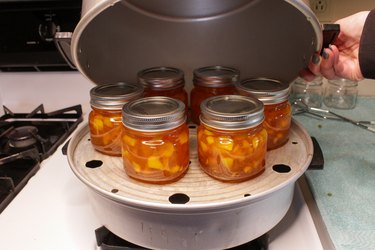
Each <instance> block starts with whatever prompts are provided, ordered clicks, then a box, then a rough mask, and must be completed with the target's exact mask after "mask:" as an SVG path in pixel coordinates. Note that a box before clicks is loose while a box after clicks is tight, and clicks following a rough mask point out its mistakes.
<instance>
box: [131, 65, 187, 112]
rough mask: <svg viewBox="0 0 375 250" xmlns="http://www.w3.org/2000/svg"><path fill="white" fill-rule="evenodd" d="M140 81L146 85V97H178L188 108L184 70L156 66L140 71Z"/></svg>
mask: <svg viewBox="0 0 375 250" xmlns="http://www.w3.org/2000/svg"><path fill="white" fill-rule="evenodd" d="M138 82H139V83H140V84H142V85H143V87H144V97H149V96H168V97H171V98H175V99H178V100H180V101H182V102H183V103H184V104H185V110H186V112H187V110H188V94H187V92H186V90H185V78H184V72H183V71H182V70H180V69H177V68H172V67H154V68H148V69H145V70H142V71H140V72H138Z"/></svg>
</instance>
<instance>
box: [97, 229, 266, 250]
mask: <svg viewBox="0 0 375 250" xmlns="http://www.w3.org/2000/svg"><path fill="white" fill-rule="evenodd" d="M95 236H96V243H97V246H98V248H99V249H101V250H125V249H126V250H149V249H148V248H144V247H141V246H138V245H135V244H133V243H131V242H129V241H126V240H124V239H121V238H120V237H118V236H116V235H115V234H113V233H112V232H111V231H109V230H108V229H107V228H106V227H104V226H103V227H100V228H98V229H96V230H95ZM268 241H269V238H268V234H264V235H262V236H260V237H259V238H257V239H255V240H252V241H249V242H247V243H245V244H243V245H240V246H237V247H234V248H230V249H232V250H267V249H268Z"/></svg>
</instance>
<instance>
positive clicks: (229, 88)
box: [190, 66, 240, 124]
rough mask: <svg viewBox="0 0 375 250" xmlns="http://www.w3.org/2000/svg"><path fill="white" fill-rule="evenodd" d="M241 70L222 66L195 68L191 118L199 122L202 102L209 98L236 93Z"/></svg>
mask: <svg viewBox="0 0 375 250" xmlns="http://www.w3.org/2000/svg"><path fill="white" fill-rule="evenodd" d="M239 75H240V72H239V71H238V70H236V69H233V68H229V67H222V66H209V67H202V68H198V69H195V70H194V76H193V84H194V87H193V89H192V90H191V93H190V108H191V120H192V122H194V123H195V124H199V123H200V120H199V116H200V114H201V110H200V104H201V103H202V102H203V101H204V100H205V99H207V98H209V97H212V96H218V95H230V94H234V93H235V85H234V84H235V83H236V82H237V81H238V78H239Z"/></svg>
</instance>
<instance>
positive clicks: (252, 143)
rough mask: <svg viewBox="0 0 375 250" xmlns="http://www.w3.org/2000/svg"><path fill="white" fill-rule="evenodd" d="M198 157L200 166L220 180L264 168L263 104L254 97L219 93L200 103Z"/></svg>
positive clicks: (241, 177)
mask: <svg viewBox="0 0 375 250" xmlns="http://www.w3.org/2000/svg"><path fill="white" fill-rule="evenodd" d="M201 112H202V113H201V116H200V121H201V123H200V125H199V127H198V140H197V141H198V158H199V163H200V166H201V168H202V169H203V170H204V171H205V172H206V173H207V174H208V175H210V176H211V177H213V178H216V179H218V180H221V181H228V182H239V181H244V180H247V179H250V178H251V177H254V176H255V175H257V174H258V173H260V172H262V170H264V166H265V156H266V151H267V132H266V130H265V129H264V128H263V126H262V122H263V119H264V115H263V104H262V102H261V101H259V100H257V99H256V98H252V97H246V96H239V95H221V96H216V97H211V98H208V99H206V100H205V101H204V102H203V103H202V104H201Z"/></svg>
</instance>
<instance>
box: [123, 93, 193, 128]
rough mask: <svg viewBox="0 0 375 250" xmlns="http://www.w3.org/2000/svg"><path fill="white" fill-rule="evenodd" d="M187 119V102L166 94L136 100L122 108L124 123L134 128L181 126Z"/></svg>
mask: <svg viewBox="0 0 375 250" xmlns="http://www.w3.org/2000/svg"><path fill="white" fill-rule="evenodd" d="M185 121H186V115H185V104H184V103H183V102H182V101H180V100H177V99H174V98H170V97H165V96H153V97H144V98H141V99H138V100H134V101H131V102H129V103H127V104H126V105H124V107H123V109H122V123H123V124H124V126H126V127H128V128H131V129H134V130H140V131H160V130H168V129H172V128H176V127H178V126H180V125H181V124H183V123H184V122H185Z"/></svg>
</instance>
